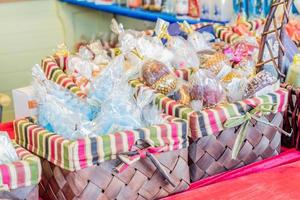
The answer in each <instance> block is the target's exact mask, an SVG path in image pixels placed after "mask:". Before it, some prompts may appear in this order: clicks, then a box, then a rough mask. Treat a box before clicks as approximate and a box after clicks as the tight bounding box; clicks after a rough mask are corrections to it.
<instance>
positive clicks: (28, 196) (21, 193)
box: [0, 186, 39, 200]
mask: <svg viewBox="0 0 300 200" xmlns="http://www.w3.org/2000/svg"><path fill="white" fill-rule="evenodd" d="M0 199H20V200H38V199H39V187H38V186H28V187H22V188H18V189H14V190H11V191H9V192H0Z"/></svg>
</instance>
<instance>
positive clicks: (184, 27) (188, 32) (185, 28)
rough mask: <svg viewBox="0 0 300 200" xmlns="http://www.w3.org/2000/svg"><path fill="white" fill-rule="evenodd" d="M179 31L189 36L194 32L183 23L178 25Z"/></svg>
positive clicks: (187, 24)
mask: <svg viewBox="0 0 300 200" xmlns="http://www.w3.org/2000/svg"><path fill="white" fill-rule="evenodd" d="M179 26H180V29H181V30H182V31H183V32H185V33H186V34H191V33H193V32H194V29H193V28H192V26H191V25H190V24H189V23H188V22H187V21H184V22H183V23H180V24H179Z"/></svg>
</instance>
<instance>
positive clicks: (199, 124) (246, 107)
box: [130, 79, 288, 140]
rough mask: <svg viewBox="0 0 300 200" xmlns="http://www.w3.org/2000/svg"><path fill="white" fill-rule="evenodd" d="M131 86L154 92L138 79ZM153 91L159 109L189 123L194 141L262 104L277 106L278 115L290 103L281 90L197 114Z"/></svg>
mask: <svg viewBox="0 0 300 200" xmlns="http://www.w3.org/2000/svg"><path fill="white" fill-rule="evenodd" d="M130 84H131V85H132V86H133V87H135V88H137V87H143V89H148V90H152V89H151V88H149V87H147V86H145V85H144V84H143V83H142V82H140V81H139V80H138V79H136V80H132V81H130ZM152 91H153V92H154V93H155V95H156V97H155V98H156V99H155V104H156V105H157V106H158V108H159V109H161V110H163V111H164V113H166V114H169V115H172V116H175V117H179V118H181V119H185V120H187V121H188V124H189V128H190V130H189V136H190V137H191V138H192V139H193V140H197V139H198V138H201V137H204V136H207V135H211V134H214V133H217V132H219V131H222V130H224V127H223V124H224V123H225V122H226V121H227V119H229V118H231V117H236V116H241V115H244V114H245V113H246V112H248V111H250V110H251V109H253V108H255V107H256V106H258V105H260V104H262V103H274V104H276V106H274V107H273V109H272V110H273V113H277V112H283V111H284V110H286V107H287V102H288V92H287V90H285V89H282V88H280V89H278V90H277V91H275V92H274V93H269V94H267V95H263V96H260V97H254V98H251V99H245V100H243V101H239V102H235V103H227V104H224V105H218V106H216V107H214V108H210V109H205V110H202V111H200V112H195V111H193V110H192V109H191V108H189V107H187V106H184V105H182V104H179V103H177V102H176V101H174V100H172V99H170V98H168V97H167V96H165V95H163V94H160V93H157V92H155V91H154V90H152Z"/></svg>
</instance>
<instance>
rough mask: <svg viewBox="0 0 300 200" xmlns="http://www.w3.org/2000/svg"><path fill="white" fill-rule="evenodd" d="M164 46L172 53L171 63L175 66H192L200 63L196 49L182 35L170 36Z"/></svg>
mask: <svg viewBox="0 0 300 200" xmlns="http://www.w3.org/2000/svg"><path fill="white" fill-rule="evenodd" d="M166 46H167V48H168V49H170V50H171V51H172V52H173V54H174V59H173V61H172V65H173V66H174V67H175V68H194V67H198V66H199V65H200V63H199V59H198V56H197V53H196V51H195V50H194V49H193V47H191V45H190V44H189V43H188V42H187V41H186V40H185V39H183V38H182V37H171V39H170V40H169V41H168V42H167V44H166Z"/></svg>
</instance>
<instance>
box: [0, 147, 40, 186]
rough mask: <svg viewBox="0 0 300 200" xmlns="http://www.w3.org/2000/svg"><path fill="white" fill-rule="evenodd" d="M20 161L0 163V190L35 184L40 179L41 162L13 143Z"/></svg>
mask: <svg viewBox="0 0 300 200" xmlns="http://www.w3.org/2000/svg"><path fill="white" fill-rule="evenodd" d="M14 147H15V149H16V152H17V155H18V157H19V158H20V161H16V162H12V163H8V164H3V165H0V191H1V188H2V189H5V188H6V189H9V190H12V189H17V188H20V187H26V186H32V185H36V184H38V183H39V182H40V180H41V163H40V159H39V158H38V157H37V156H34V155H33V154H31V153H30V152H29V151H27V150H25V149H24V148H22V147H20V146H19V145H17V144H15V143H14Z"/></svg>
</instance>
